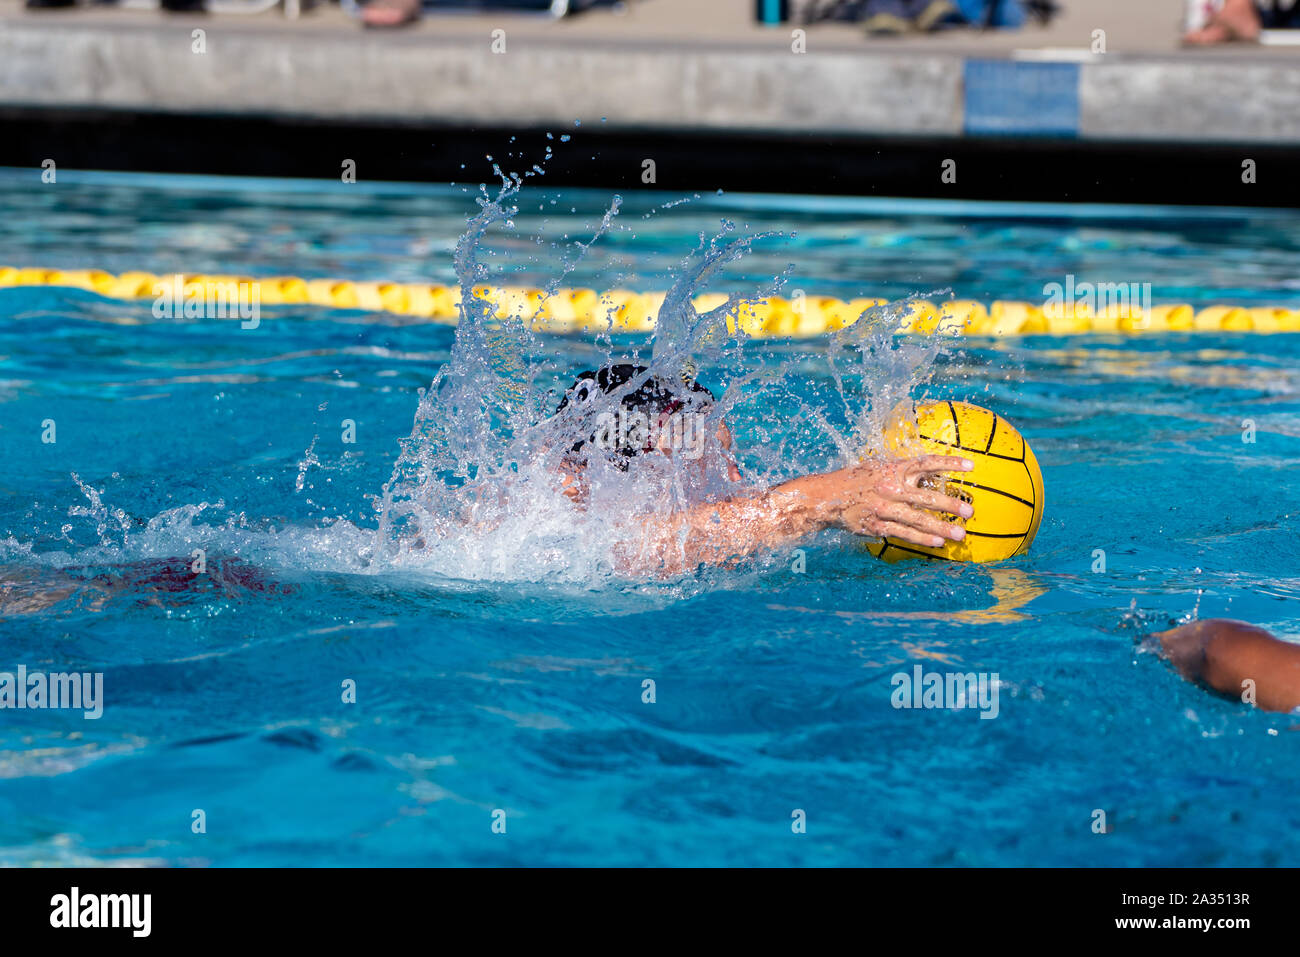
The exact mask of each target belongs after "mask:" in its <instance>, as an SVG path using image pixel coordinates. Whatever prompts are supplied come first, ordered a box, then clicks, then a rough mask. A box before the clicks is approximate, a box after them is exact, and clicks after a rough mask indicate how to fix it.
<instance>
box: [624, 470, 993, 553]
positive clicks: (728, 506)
mask: <svg viewBox="0 0 1300 957" xmlns="http://www.w3.org/2000/svg"><path fill="white" fill-rule="evenodd" d="M971 468H973V465H972V463H971V462H970V461H969V460H967V459H962V458H955V457H952V456H946V455H926V456H922V457H921V458H915V459H901V460H896V461H887V462H867V463H864V464H862V465H853V466H850V467H848V468H844V469H839V470H837V471H835V472H826V473H824V474H820V475H805V476H802V477H801V478H797V479H793V480H791V481H789V482H786V483H785V484H783V485H778V486H777V487H776V488H773V489H769V490H768V491H765V492H756V493H754V494H753V495H746V496H738V497H735V498H731V499H727V500H726V501H723V502H715V503H709V504H706V505H699V506H696V507H694V508H692V509H689V510H687V511H684V512H680V513H677V514H674V515H670V516H666V517H664V518H658V519H652V520H650V521H647V522H646V523H645V525H643V526H642V530H641V534H640V536H639V538H636V539H634V540H633V541H630V542H628V543H627V545H626V546H625V547H624V548H623V549H622V550H621V555H620V559H621V561H622V564H624V565H625V567H626V570H628V571H631V572H633V573H640V574H659V575H681V574H684V573H686V572H689V571H693V570H694V569H696V568H698V567H699V566H700V565H725V564H727V563H729V562H733V561H735V560H736V559H740V558H743V557H745V556H747V555H751V554H753V553H754V552H757V551H761V550H771V549H778V548H781V547H783V546H787V545H792V544H795V543H797V542H799V541H801V540H803V539H805V538H807V537H809V536H810V535H813V534H814V533H816V532H819V531H821V530H823V529H827V528H842V529H844V530H846V531H849V532H853V533H854V534H857V535H869V536H876V537H879V536H885V535H888V536H890V537H893V538H899V539H902V540H903V541H906V542H911V543H912V544H915V545H928V546H938V545H942V544H943V543H944V541H945V540H946V539H953V540H960V539H961V538H963V537H965V534H966V532H965V529H963V528H962V527H961V526H959V525H955V524H951V523H948V522H945V521H942V520H940V519H939V518H936V517H935V515H934V514H932V513H933V512H943V513H947V514H950V515H960V516H961V517H963V518H969V517H970V515H971V508H970V506H969V505H967V504H966V503H965V502H963V501H961V500H960V499H957V498H953V497H951V496H949V495H945V494H944V493H942V492H939V491H935V490H934V489H932V488H928V487H926V486H927V485H928V484H929V482H930V481H931V480H936V479H941V477H942V475H943V474H944V473H947V472H968V471H970V470H971ZM927 510H928V511H927Z"/></svg>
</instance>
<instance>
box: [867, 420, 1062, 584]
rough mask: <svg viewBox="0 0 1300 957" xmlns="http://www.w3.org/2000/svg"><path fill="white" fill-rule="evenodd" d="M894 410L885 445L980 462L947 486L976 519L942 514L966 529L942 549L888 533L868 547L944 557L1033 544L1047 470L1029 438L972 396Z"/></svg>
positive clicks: (881, 552) (880, 554) (896, 557)
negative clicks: (966, 399) (970, 400)
mask: <svg viewBox="0 0 1300 957" xmlns="http://www.w3.org/2000/svg"><path fill="white" fill-rule="evenodd" d="M910 413H911V409H909V408H908V407H907V405H904V406H902V407H901V408H900V409H898V410H895V412H894V415H893V416H891V418H890V421H889V423H888V424H887V425H886V427H885V433H884V437H883V438H884V443H883V444H884V447H885V449H886V451H888V452H889V453H890V454H892V455H895V456H899V457H911V456H916V455H960V456H962V457H963V458H968V459H970V460H971V461H972V462H974V463H975V468H974V469H973V470H971V471H970V472H954V473H952V474H950V475H949V476H948V482H947V489H946V491H947V493H948V494H949V495H951V496H953V497H955V498H960V499H962V500H963V501H965V502H967V503H969V504H970V506H971V508H973V509H974V515H972V516H971V517H970V518H969V519H964V520H963V519H961V518H955V519H954V518H953V517H952V516H948V515H945V516H942V517H943V518H944V519H945V520H946V521H956V522H958V523H959V524H961V525H964V526H965V528H966V537H965V538H964V539H962V540H961V541H960V542H953V541H949V542H945V543H944V544H943V545H942V546H940V547H939V548H929V547H924V546H920V545H913V544H911V543H910V542H899V541H896V540H895V539H893V538H886V539H884V540H883V541H880V542H873V543H872V544H870V545H868V546H867V548H868V550H870V552H871V554H873V555H875V556H876V557H877V558H883V559H884V560H885V561H888V562H896V561H902V560H903V559H907V558H916V557H928V558H944V559H948V560H949V561H955V562H1000V561H1002V560H1004V559H1007V558H1010V557H1011V556H1012V555H1019V554H1020V553H1021V552H1025V551H1028V550H1029V546H1030V543H1032V542H1033V540H1034V536H1035V535H1036V534H1038V525H1039V523H1040V522H1042V520H1043V473H1042V471H1041V470H1040V469H1039V467H1038V459H1037V458H1035V457H1034V451H1033V449H1031V448H1030V447H1029V443H1028V442H1026V441H1025V437H1024V436H1023V435H1021V434H1020V433H1019V432H1018V431H1016V428H1015V426H1013V425H1012V424H1011V423H1010V422H1008V421H1007V420H1006V419H1004V418H1002V416H1000V415H998V414H997V413H996V412H991V411H989V410H988V409H984V408H981V407H980V406H978V405H971V404H970V403H967V402H949V401H943V402H926V403H923V404H920V405H918V406H916V409H915V416H914V417H913V415H911V414H910Z"/></svg>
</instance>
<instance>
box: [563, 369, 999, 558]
mask: <svg viewBox="0 0 1300 957" xmlns="http://www.w3.org/2000/svg"><path fill="white" fill-rule="evenodd" d="M715 402H716V400H715V397H714V395H713V393H712V392H710V391H709V390H708V389H707V388H705V387H704V386H703V385H701V384H699V383H698V382H695V381H694V380H693V379H683V380H679V381H672V380H669V379H667V378H665V377H662V376H656V375H653V374H652V373H651V372H650V370H649V369H648V368H646V367H645V366H640V365H633V364H630V363H624V364H612V365H607V366H604V367H603V368H601V369H598V370H595V371H588V372H583V373H581V374H580V375H579V376H578V377H577V381H575V382H574V383H573V385H572V386H570V387H569V389H568V390H567V391H566V392H565V395H564V397H563V398H562V399H561V400H560V403H559V407H558V408H557V410H556V415H557V416H559V417H565V418H567V419H568V422H567V423H566V427H567V428H571V431H570V432H569V434H571V435H574V436H575V439H574V442H573V444H572V446H570V447H569V449H568V452H567V454H566V455H565V458H564V464H563V466H562V468H561V474H562V480H561V481H562V486H563V490H564V493H565V495H567V496H568V497H569V498H570V499H571V500H573V501H574V502H575V503H578V504H579V505H583V506H585V504H586V503H587V501H588V487H587V486H588V481H587V477H588V472H589V471H590V470H591V468H592V466H593V464H594V462H593V460H598V462H599V465H600V466H601V467H605V468H610V467H612V468H615V469H617V470H618V471H620V472H627V471H629V470H631V469H632V468H633V467H634V466H635V463H637V462H639V461H645V460H647V459H649V457H650V456H652V455H666V456H668V457H670V458H672V457H676V456H682V457H684V458H687V459H691V458H692V457H693V456H697V457H698V459H697V464H696V465H695V466H694V467H698V468H702V469H703V468H710V467H712V468H714V469H717V470H719V471H725V474H727V475H728V476H729V477H730V478H731V480H732V482H738V481H739V479H740V473H739V470H738V469H737V467H736V464H735V462H734V461H733V460H732V459H731V457H730V448H731V432H730V430H729V429H728V427H727V425H726V423H725V422H722V421H721V420H720V418H717V409H716V406H715ZM710 413H713V415H712V416H711V415H710ZM712 421H717V428H716V430H715V431H714V432H713V433H712V435H713V438H714V439H715V440H716V441H708V438H709V434H708V433H707V431H705V430H704V429H702V426H701V423H705V422H712ZM687 435H691V436H694V439H693V441H694V442H695V444H694V445H689V446H688V445H687V443H685V442H682V441H681V439H682V437H684V436H687ZM973 467H974V466H973V463H972V462H971V461H970V460H968V459H964V458H960V457H955V456H948V455H924V456H920V457H917V458H907V459H892V460H883V461H870V462H863V463H861V464H858V465H851V466H848V467H847V468H842V469H837V470H835V471H832V472H825V473H820V474H812V475H805V476H801V477H800V478H796V479H792V480H790V481H788V482H785V483H783V484H781V485H778V486H776V487H774V488H770V489H754V488H744V487H741V488H739V489H738V490H736V491H734V492H732V493H730V494H728V495H726V497H724V498H722V499H721V500H718V501H708V502H703V503H699V504H693V505H689V506H686V507H683V508H680V509H677V510H672V511H669V512H667V514H662V513H656V514H653V515H651V516H648V517H642V518H641V519H640V522H639V529H638V530H636V531H635V532H634V533H633V534H630V535H629V536H628V538H627V540H626V541H624V542H623V543H622V544H621V545H620V547H619V548H618V549H617V554H618V558H619V560H620V563H621V564H623V565H624V566H625V568H626V570H630V571H635V572H638V573H647V572H648V573H656V574H661V575H662V574H667V575H677V574H684V573H687V572H690V571H693V570H694V569H696V568H697V567H699V566H700V565H719V564H726V563H728V562H731V561H734V560H736V559H739V558H742V557H744V556H747V555H751V554H754V553H756V552H759V551H763V550H775V549H779V548H782V547H785V546H789V545H793V544H795V543H797V542H799V541H801V540H804V539H806V538H808V537H810V536H812V535H813V534H815V533H817V532H819V531H822V530H824V529H829V528H838V529H843V530H845V531H848V532H852V533H853V534H856V535H864V536H871V537H883V536H890V537H891V538H896V539H899V540H902V541H905V542H910V543H913V544H916V545H921V546H931V547H937V546H940V545H942V544H943V543H944V542H945V541H946V540H952V541H960V540H961V539H962V538H964V537H965V530H964V529H963V528H962V527H961V526H960V525H958V524H955V523H952V522H947V521H943V520H942V519H940V518H939V517H938V515H939V514H943V515H954V516H960V517H961V518H963V519H968V518H970V517H971V515H972V509H971V507H970V506H969V505H968V504H966V503H965V502H962V501H961V500H960V499H957V498H954V497H952V496H949V495H946V494H944V493H943V492H940V491H937V490H936V489H935V488H933V487H931V486H935V485H942V481H943V476H944V474H945V473H951V472H968V471H970V470H971V469H972V468H973Z"/></svg>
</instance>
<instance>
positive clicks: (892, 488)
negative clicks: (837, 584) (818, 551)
mask: <svg viewBox="0 0 1300 957" xmlns="http://www.w3.org/2000/svg"><path fill="white" fill-rule="evenodd" d="M974 467H975V466H974V463H972V462H971V461H970V460H969V459H963V458H957V457H954V456H950V455H923V456H921V457H920V458H915V459H895V460H890V461H881V462H866V463H863V464H861V465H854V466H850V467H849V468H846V469H840V470H839V471H837V472H829V473H827V474H825V475H818V476H811V478H814V479H818V480H820V482H819V483H818V485H819V486H820V487H819V488H817V489H816V490H815V494H816V495H818V496H819V497H820V498H821V500H822V502H823V506H822V510H821V511H822V518H823V520H824V521H825V523H826V525H828V526H830V527H834V528H842V529H844V530H845V531H848V532H853V533H854V534H855V535H867V536H871V537H874V538H884V537H886V536H888V537H889V538H897V539H899V540H901V541H904V542H909V543H911V544H913V545H924V546H929V547H932V548H938V547H939V546H941V545H943V543H944V542H945V541H947V540H948V539H951V540H952V541H955V542H959V541H961V540H962V539H963V538H965V537H966V530H965V529H964V528H962V527H961V526H960V525H957V524H955V523H952V522H945V521H943V520H941V519H940V518H938V517H937V516H936V515H935V514H934V513H936V512H938V513H942V514H947V515H956V516H960V517H961V518H970V517H971V515H972V514H973V510H972V509H971V507H970V505H968V504H967V503H965V502H963V501H962V500H961V499H959V498H953V497H952V496H951V495H945V494H944V493H943V492H940V491H937V490H936V488H935V486H938V487H942V486H943V476H944V474H945V473H948V472H969V471H970V470H971V469H972V468H974Z"/></svg>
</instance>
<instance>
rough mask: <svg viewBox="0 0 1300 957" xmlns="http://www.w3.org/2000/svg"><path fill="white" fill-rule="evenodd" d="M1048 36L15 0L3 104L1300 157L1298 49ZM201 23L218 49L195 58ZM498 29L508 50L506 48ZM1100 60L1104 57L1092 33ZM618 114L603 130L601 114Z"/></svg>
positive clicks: (1166, 21)
mask: <svg viewBox="0 0 1300 957" xmlns="http://www.w3.org/2000/svg"><path fill="white" fill-rule="evenodd" d="M1065 6H1066V7H1067V9H1066V11H1065V13H1064V15H1062V16H1060V17H1059V18H1058V19H1057V20H1056V21H1055V22H1054V23H1053V24H1052V25H1051V26H1050V27H1047V28H1039V27H1029V28H1026V29H1024V30H1021V31H1015V32H1009V31H998V32H991V33H978V32H975V31H967V30H963V31H952V32H949V33H946V34H940V35H924V36H909V37H901V38H890V39H872V38H868V37H866V36H865V35H863V33H862V32H861V30H860V29H859V28H858V27H856V26H854V25H849V24H824V25H814V26H812V27H809V28H808V29H807V37H806V52H803V53H795V52H792V49H791V43H792V41H791V30H792V29H794V25H783V26H780V27H764V26H761V25H758V24H755V23H753V22H751V20H750V18H749V14H750V10H751V9H752V4H751V2H750V0H710V2H707V3H700V2H692V0H638V2H633V3H629V4H626V5H625V8H624V9H623V11H622V12H621V13H620V12H618V11H616V10H614V9H611V8H607V7H602V8H596V9H593V10H589V11H586V12H584V13H581V14H578V15H575V16H572V17H570V18H567V19H565V20H562V21H552V20H549V19H546V18H543V17H539V16H536V15H523V14H512V13H504V12H498V11H492V12H486V13H476V14H473V15H465V16H451V15H437V16H431V17H428V18H426V19H425V20H424V21H423V22H421V23H420V24H418V25H416V26H415V27H413V28H410V29H406V30H398V31H367V30H364V29H362V28H361V26H360V25H359V24H358V23H357V22H356V21H355V20H352V19H350V18H349V17H348V16H347V15H346V14H344V13H343V12H342V11H341V10H340V9H339V8H337V7H333V6H331V7H324V8H320V9H312V10H306V11H304V12H303V15H302V16H301V18H299V19H296V20H290V19H286V18H285V17H284V16H282V15H281V14H280V12H279V11H272V12H268V13H263V14H258V15H255V16H237V15H213V16H198V15H195V16H190V15H174V14H165V13H161V12H152V11H135V10H121V9H115V8H105V7H81V8H77V9H74V10H68V11H61V10H55V11H37V12H28V11H26V10H24V9H23V7H22V4H21V3H20V2H19V0H0V106H3V108H5V109H7V110H22V111H28V112H30V111H32V110H36V111H50V112H51V113H56V112H57V111H67V110H78V111H87V110H89V111H121V112H134V113H170V114H195V115H209V116H211V115H220V116H227V117H232V116H233V117H239V116H247V117H261V118H294V119H308V120H314V121H326V122H358V121H364V122H367V123H378V124H383V125H393V126H411V125H420V124H429V123H434V124H439V125H442V126H466V127H475V126H488V125H490V126H495V127H499V128H501V127H506V128H508V127H511V126H514V125H518V126H520V127H530V128H538V127H541V126H548V125H550V126H554V128H555V129H556V131H557V132H559V131H560V130H561V129H564V128H569V127H571V126H572V125H573V124H574V121H575V120H580V121H581V122H582V124H583V126H584V127H585V128H587V129H591V128H592V127H597V128H601V129H604V130H608V131H610V132H620V131H628V132H644V133H650V134H653V133H656V132H659V133H667V134H671V133H673V132H713V133H755V132H759V133H764V134H800V133H827V134H835V135H847V136H871V137H895V136H897V137H909V136H911V137H917V136H920V137H931V138H933V137H938V138H949V137H952V138H956V137H963V136H977V137H978V136H1012V137H1016V136H1030V137H1055V138H1064V139H1071V138H1077V139H1080V140H1088V141H1101V142H1105V141H1112V142H1150V143H1163V144H1170V143H1192V142H1197V143H1218V144H1239V143H1258V144H1271V145H1291V144H1297V143H1300V47H1292V48H1284V47H1273V46H1268V47H1258V46H1250V47H1246V46H1234V47H1228V48H1218V49H1206V50H1199V49H1198V50H1183V49H1180V48H1179V25H1180V18H1181V11H1182V7H1183V4H1182V0H1142V2H1140V3H1134V2H1132V0H1089V2H1087V3H1084V2H1082V0H1066V3H1065ZM200 29H201V30H203V31H204V34H203V44H204V48H205V51H204V52H202V53H198V52H195V51H194V43H195V41H194V39H193V31H195V30H200ZM494 30H501V31H504V41H505V52H504V53H494V52H493V50H492V42H493V31H494ZM1095 30H1104V31H1105V43H1106V50H1107V52H1106V53H1105V54H1102V55H1094V54H1092V53H1090V52H1089V47H1090V45H1091V44H1092V42H1093V31H1095ZM602 117H605V118H606V120H605V122H604V123H603V124H602V122H601V118H602Z"/></svg>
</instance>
